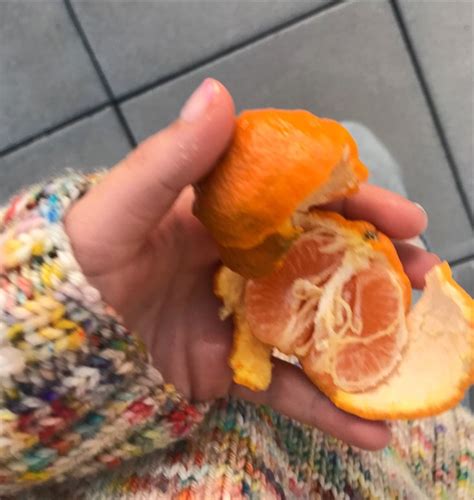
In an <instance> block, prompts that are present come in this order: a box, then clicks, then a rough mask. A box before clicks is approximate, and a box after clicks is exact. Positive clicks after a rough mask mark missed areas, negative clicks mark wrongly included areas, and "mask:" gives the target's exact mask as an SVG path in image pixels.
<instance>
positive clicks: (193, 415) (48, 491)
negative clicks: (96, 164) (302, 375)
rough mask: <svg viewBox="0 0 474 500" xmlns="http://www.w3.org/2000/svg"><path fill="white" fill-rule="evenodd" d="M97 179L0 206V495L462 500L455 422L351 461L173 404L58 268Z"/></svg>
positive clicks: (329, 443) (469, 452)
mask: <svg viewBox="0 0 474 500" xmlns="http://www.w3.org/2000/svg"><path fill="white" fill-rule="evenodd" d="M99 179H100V177H99V176H96V175H92V176H87V177H84V176H81V175H77V174H70V175H69V176H67V177H64V178H60V179H56V180H53V181H51V182H49V183H46V184H43V185H37V186H34V187H32V188H29V189H27V190H25V191H23V192H22V193H20V194H19V195H17V196H15V197H14V198H12V200H11V201H10V203H9V204H8V205H7V206H6V207H5V208H3V209H0V498H4V497H5V498H7V497H9V496H12V495H13V496H18V498H31V499H48V498H59V497H60V495H62V496H64V497H65V498H68V499H75V498H77V499H79V498H81V499H82V498H84V499H85V498H87V499H107V498H113V499H119V498H120V499H122V498H123V499H125V498H127V499H138V498H140V499H159V498H179V499H218V498H228V499H231V498H232V499H234V498H235V499H240V498H242V499H243V498H252V499H267V498H268V499H273V498H348V499H354V498H361V499H362V498H383V499H385V498H409V499H412V498H427V499H432V498H466V499H468V498H469V499H470V498H474V466H473V462H474V422H473V418H472V416H471V415H470V414H469V413H468V412H467V411H466V410H464V409H461V408H459V409H456V410H454V411H451V412H448V413H446V414H444V415H441V416H439V417H437V418H431V419H425V420H423V421H415V422H400V423H394V424H393V426H392V427H393V440H392V444H391V446H390V447H387V448H386V449H385V450H383V451H381V452H365V451H362V450H359V449H357V448H354V447H350V446H348V445H346V444H344V443H342V442H340V441H338V440H337V439H334V438H332V437H330V436H327V435H325V434H323V433H321V432H320V431H318V430H316V429H310V428H308V427H306V426H303V425H300V424H298V423H296V422H293V421H291V420H289V419H288V418H286V417H283V416H281V415H278V414H276V413H275V412H273V411H272V410H271V409H269V408H265V407H256V406H253V405H251V404H248V403H244V402H242V401H236V400H222V401H216V402H213V403H210V404H198V405H195V404H192V403H191V402H187V401H186V400H185V399H184V398H183V397H182V396H181V395H180V394H178V392H177V391H176V390H175V389H174V387H172V386H171V385H168V384H166V383H164V381H163V380H162V378H161V376H160V374H159V373H158V371H157V370H156V369H155V368H154V367H153V366H152V364H151V362H150V359H149V356H148V354H147V353H146V350H145V348H144V346H143V345H142V343H141V342H140V341H139V339H138V338H137V337H135V336H134V335H133V334H132V333H131V332H129V331H128V330H127V329H126V328H125V327H124V326H123V325H122V323H121V320H120V318H119V317H118V315H117V314H116V312H115V311H113V310H112V309H111V308H110V307H109V306H107V304H105V303H104V302H103V301H102V299H101V297H100V293H99V292H98V291H97V290H96V289H94V288H93V287H92V286H90V285H89V284H88V283H87V281H86V279H85V277H84V276H83V274H82V273H81V270H80V268H79V266H78V264H77V262H76V260H75V258H74V255H73V253H72V250H71V247H70V244H69V241H68V238H67V235H66V233H65V231H64V227H63V224H62V220H63V217H64V215H65V213H66V211H67V209H68V207H69V206H70V205H71V203H73V202H74V201H75V200H77V199H78V198H79V197H80V196H81V195H82V194H83V193H84V192H86V191H87V189H89V188H90V186H91V185H93V184H94V183H95V182H98V180H99Z"/></svg>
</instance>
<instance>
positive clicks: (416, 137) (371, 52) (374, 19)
mask: <svg viewBox="0 0 474 500" xmlns="http://www.w3.org/2000/svg"><path fill="white" fill-rule="evenodd" d="M368 19H370V22H368ZM369 40H370V43H368V41H369ZM208 75H211V76H214V77H216V78H219V79H221V80H222V81H223V82H224V83H226V84H227V86H228V87H229V89H230V90H231V92H232V93H233V95H234V96H235V99H236V103H237V106H238V108H240V109H242V108H247V107H265V106H274V107H284V108H294V107H302V108H307V109H310V110H312V111H313V112H315V113H316V114H319V115H323V116H331V117H334V118H337V119H346V120H351V121H358V122H360V123H362V124H364V125H366V126H367V127H368V128H370V129H371V130H373V131H374V132H375V134H376V135H377V136H378V137H379V138H381V140H382V141H383V142H384V143H385V144H386V145H387V148H388V150H389V151H390V152H391V154H392V155H393V157H394V158H395V160H396V161H397V162H398V163H399V164H400V165H401V170H402V175H403V181H404V185H405V186H406V189H407V191H408V194H409V196H410V197H411V198H412V199H414V200H415V201H417V202H419V203H421V204H422V205H423V206H424V207H425V208H426V210H427V211H428V212H429V215H430V221H431V222H430V228H429V230H428V233H427V235H428V239H429V240H430V243H431V244H432V246H433V247H434V248H435V249H436V250H437V251H438V252H440V253H441V254H442V255H445V254H446V253H447V252H448V251H449V249H450V248H451V247H452V246H453V245H458V244H463V243H464V242H465V241H466V239H469V237H470V236H471V234H472V233H471V230H470V227H469V223H468V220H467V217H466V213H465V211H464V209H463V207H462V204H461V202H460V199H459V197H458V194H457V191H456V189H455V186H454V182H453V179H452V175H451V171H450V170H449V167H448V165H447V163H446V160H445V157H444V153H443V150H442V148H441V146H440V143H439V140H438V137H437V135H436V133H435V130H434V128H433V126H432V122H431V118H430V116H429V113H428V111H427V108H426V105H425V101H424V98H423V95H422V93H421V91H420V88H419V85H418V83H417V80H416V77H415V74H414V71H413V68H412V65H411V62H410V60H409V57H408V54H407V53H406V51H405V48H404V45H403V42H402V40H401V37H400V33H399V31H398V28H397V26H396V24H395V22H394V18H393V14H392V11H391V9H390V6H389V5H388V3H385V2H383V3H382V2H360V3H348V4H343V5H342V6H340V7H336V8H333V9H330V10H329V11H327V12H325V13H323V14H321V15H319V16H317V17H315V18H311V19H309V20H306V21H304V22H303V23H300V24H298V25H295V26H293V27H291V28H289V29H287V30H285V31H283V32H280V33H278V34H276V35H275V36H273V37H271V38H269V39H266V40H263V41H261V42H258V43H256V44H254V45H252V46H250V47H247V48H245V49H243V50H240V51H238V52H237V53H234V54H232V55H230V56H228V57H225V58H223V59H221V60H219V61H216V62H214V63H212V64H210V65H207V66H206V67H204V68H201V69H199V70H197V71H195V72H193V73H190V74H187V75H185V76H183V77H181V78H179V79H178V80H175V81H172V82H169V83H168V84H166V85H163V86H161V87H159V88H157V89H154V90H153V91H150V92H148V93H146V94H144V95H142V96H140V97H138V98H135V99H133V100H130V101H129V102H127V103H125V104H124V106H123V109H124V112H125V114H126V116H127V118H128V119H129V121H130V123H131V126H132V128H133V130H134V132H135V133H136V135H137V136H138V137H139V138H144V137H145V136H147V135H148V134H151V133H153V132H154V131H156V130H157V129H158V128H160V127H161V126H163V125H165V124H167V123H169V121H170V120H172V119H173V118H174V117H175V116H176V114H177V112H178V109H179V107H180V106H181V104H182V103H183V102H184V100H185V99H186V97H187V95H188V94H189V93H190V92H191V91H192V89H193V88H194V87H195V86H196V85H197V84H198V83H199V82H200V81H201V80H202V79H203V78H204V77H205V76H208ZM369 166H370V165H369ZM453 221H455V223H453Z"/></svg>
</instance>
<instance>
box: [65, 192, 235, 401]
mask: <svg viewBox="0 0 474 500" xmlns="http://www.w3.org/2000/svg"><path fill="white" fill-rule="evenodd" d="M190 201H191V192H190V191H187V192H185V193H183V196H181V198H180V199H179V200H178V201H177V203H176V204H175V206H174V207H173V208H172V210H170V212H169V213H168V214H167V216H166V217H165V218H164V219H163V220H162V221H161V222H160V223H159V224H158V225H157V226H156V227H155V228H153V229H152V230H151V231H150V232H149V234H148V235H147V237H146V238H144V239H143V241H142V242H141V244H138V245H137V244H136V242H135V243H134V244H131V245H130V244H128V243H127V242H126V240H125V242H124V243H123V244H122V245H121V246H118V247H117V246H115V247H110V246H109V245H108V243H107V242H105V241H104V242H103V243H101V245H100V246H98V245H97V244H94V245H91V244H90V241H89V240H84V239H80V240H77V241H76V245H75V251H76V255H77V257H78V259H79V261H80V262H81V265H82V268H83V271H84V273H85V275H86V277H87V278H88V280H89V281H90V282H91V283H92V284H93V285H94V286H96V287H97V288H98V289H99V290H100V291H101V293H102V295H103V297H104V299H105V300H106V301H107V302H108V303H109V304H110V305H111V306H113V307H114V308H115V309H116V311H117V312H118V313H119V314H120V315H121V316H122V317H123V318H124V322H125V324H126V325H127V326H128V327H129V328H130V329H131V330H132V331H134V332H136V333H137V334H138V335H139V336H140V337H141V338H142V339H143V340H144V341H145V343H146V344H147V346H148V348H149V349H150V352H151V355H152V357H153V359H154V361H155V364H156V366H157V368H158V369H159V370H160V371H161V373H162V374H163V376H164V378H165V380H172V381H173V383H174V384H175V385H176V386H177V388H178V389H180V390H181V392H183V394H184V395H186V396H187V397H192V398H196V399H199V400H206V399H211V398H215V397H222V396H224V395H225V394H226V393H227V391H228V388H229V386H230V384H231V380H232V376H231V372H230V369H229V367H228V365H227V361H226V360H227V357H228V355H229V350H230V346H231V332H230V328H229V327H230V325H229V324H228V323H223V322H221V321H220V320H219V318H218V314H217V311H218V307H219V303H218V301H217V299H216V298H215V297H214V296H213V293H212V279H213V274H214V272H215V269H216V252H215V248H214V246H213V244H212V241H211V240H210V238H209V236H208V235H207V233H206V232H205V230H204V228H203V227H202V226H201V225H200V223H199V222H198V221H197V220H196V219H195V218H194V217H193V215H192V214H191V211H190ZM95 269H100V270H101V271H100V273H97V272H94V270H95Z"/></svg>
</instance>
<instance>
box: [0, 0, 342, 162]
mask: <svg viewBox="0 0 474 500" xmlns="http://www.w3.org/2000/svg"><path fill="white" fill-rule="evenodd" d="M346 1H347V0H331V1H330V2H329V3H326V4H324V5H320V6H318V7H316V8H315V9H312V10H311V11H309V12H306V13H305V14H302V15H300V16H297V17H295V18H292V19H290V20H287V21H285V22H283V23H281V24H279V25H277V26H273V27H272V28H270V29H269V30H267V31H264V32H262V33H259V34H257V35H255V36H253V37H251V38H248V39H246V40H244V41H243V42H241V43H239V44H237V45H234V46H232V47H230V48H228V49H226V50H223V51H221V52H218V53H216V54H213V55H211V56H209V57H207V58H205V59H202V60H200V61H198V62H196V63H194V64H192V65H190V66H188V67H186V68H182V69H181V70H179V71H177V72H175V73H173V74H170V75H167V76H166V77H163V78H161V79H158V80H156V81H154V82H151V83H148V84H145V85H142V86H141V87H137V88H135V89H133V90H131V91H130V92H127V93H125V94H122V95H121V96H118V97H116V96H115V95H114V93H113V91H112V89H111V87H110V84H109V83H108V80H107V78H106V76H105V74H104V72H103V70H102V67H101V66H100V64H99V62H98V60H97V58H96V56H95V53H94V52H93V50H92V48H91V46H90V44H89V42H88V40H87V38H86V35H85V33H84V30H83V28H82V26H81V24H80V23H79V20H78V18H77V16H76V14H75V12H74V11H73V10H72V6H71V4H70V0H64V2H65V6H66V9H67V10H68V13H69V15H70V17H71V21H72V22H73V23H74V26H75V28H76V30H77V31H78V34H79V36H80V37H81V41H82V43H83V44H84V49H85V50H86V51H87V53H88V55H89V57H90V59H91V63H92V64H93V65H94V69H95V70H96V72H97V75H98V77H99V79H100V81H101V83H102V85H103V86H104V90H105V92H106V93H107V96H108V98H109V102H106V103H103V104H101V105H99V106H96V107H94V108H91V109H89V110H86V111H84V112H81V113H79V114H77V115H75V116H73V117H71V118H68V119H67V120H64V121H62V122H60V123H58V124H56V125H53V126H51V127H49V128H46V129H43V130H41V131H40V132H38V133H36V134H32V135H30V136H29V137H26V138H24V139H22V140H21V141H18V142H16V143H14V144H11V145H9V146H7V147H6V148H4V149H2V150H0V158H1V157H2V156H6V155H8V154H10V153H14V152H15V151H18V150H19V149H21V148H23V147H26V146H29V145H30V144H31V143H33V142H35V141H37V140H39V139H42V138H43V137H46V136H48V135H50V134H53V133H55V132H58V131H59V130H61V129H62V128H64V127H68V126H70V125H74V124H75V123H77V122H79V121H81V120H84V119H86V118H88V117H90V116H93V115H94V114H96V113H98V112H100V111H103V110H104V109H106V108H108V107H109V106H110V107H111V108H112V109H113V110H114V111H115V113H116V114H117V119H118V120H119V122H120V124H121V125H122V127H123V129H124V133H125V134H126V136H127V139H128V141H129V143H130V145H131V146H132V147H134V146H135V145H136V139H135V137H134V135H133V133H132V131H131V129H130V126H129V124H128V122H127V120H126V118H125V116H124V115H123V112H122V110H121V108H120V104H121V103H122V102H125V101H127V100H129V99H132V98H134V97H137V96H139V95H141V94H143V93H145V92H148V91H149V90H152V89H153V88H155V87H158V86H159V85H163V84H165V83H168V82H170V81H172V80H174V79H176V78H179V77H180V76H184V75H186V74H188V73H191V72H193V71H195V70H197V69H199V68H200V67H202V66H205V65H207V64H210V63H212V62H214V61H217V60H218V59H220V58H221V57H225V56H228V55H230V54H233V53H234V52H239V51H240V50H243V49H245V48H246V47H247V46H250V45H252V44H253V43H255V42H258V41H260V40H264V39H265V38H268V37H269V36H271V35H273V34H275V33H277V32H279V31H283V30H285V29H288V28H290V27H292V26H294V25H296V24H298V23H300V22H303V21H305V20H306V19H309V18H311V17H313V16H316V15H318V14H320V13H322V12H325V11H327V10H330V9H331V8H334V7H336V6H337V5H340V4H342V3H344V2H346ZM81 34H82V35H81Z"/></svg>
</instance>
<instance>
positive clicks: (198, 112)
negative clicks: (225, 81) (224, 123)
mask: <svg viewBox="0 0 474 500" xmlns="http://www.w3.org/2000/svg"><path fill="white" fill-rule="evenodd" d="M218 92H219V85H218V84H217V82H216V81H215V80H213V79H212V78H206V79H205V80H204V81H203V82H202V83H201V85H199V87H198V88H197V89H196V90H195V91H194V92H193V93H192V95H191V97H190V98H189V99H188V100H187V101H186V103H185V104H184V106H183V109H182V110H181V113H180V118H181V119H182V120H184V121H185V122H188V123H193V122H195V121H197V120H199V119H200V118H202V116H204V114H205V113H206V110H207V109H208V108H209V105H210V104H211V102H212V100H213V99H214V97H215V96H216V94H217V93H218Z"/></svg>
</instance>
